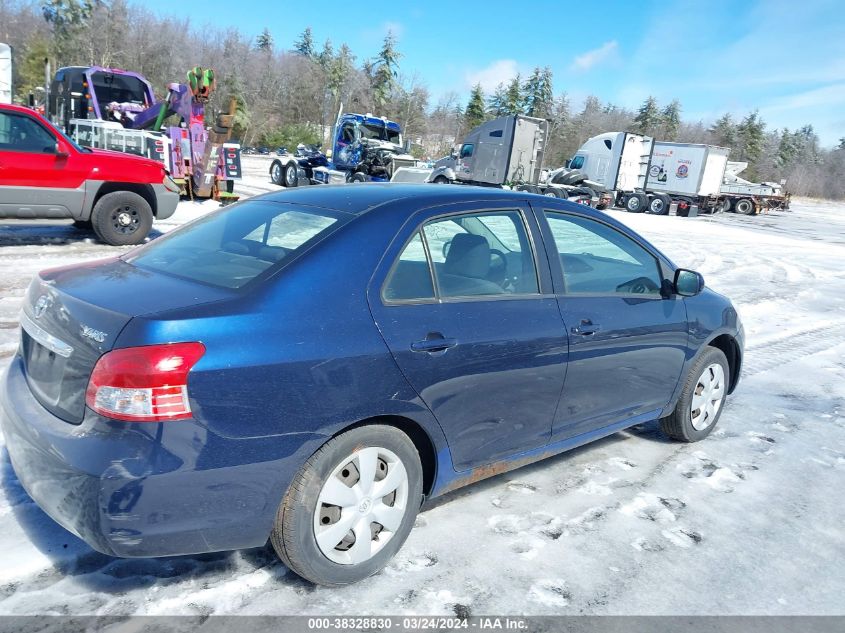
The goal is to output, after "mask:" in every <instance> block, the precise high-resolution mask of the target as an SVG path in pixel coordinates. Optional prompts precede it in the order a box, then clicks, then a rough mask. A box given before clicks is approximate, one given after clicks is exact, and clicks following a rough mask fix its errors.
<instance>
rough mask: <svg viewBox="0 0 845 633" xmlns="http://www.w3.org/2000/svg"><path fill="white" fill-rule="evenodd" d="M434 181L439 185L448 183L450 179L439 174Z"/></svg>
mask: <svg viewBox="0 0 845 633" xmlns="http://www.w3.org/2000/svg"><path fill="white" fill-rule="evenodd" d="M432 182H434V183H435V184H438V185H448V184H449V179H448V178H446V176H438V177H437V178H435V179H434V180H433V181H432Z"/></svg>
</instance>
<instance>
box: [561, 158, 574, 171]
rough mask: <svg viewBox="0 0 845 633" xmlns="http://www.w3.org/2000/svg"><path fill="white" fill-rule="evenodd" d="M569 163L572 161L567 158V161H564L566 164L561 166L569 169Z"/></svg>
mask: <svg viewBox="0 0 845 633" xmlns="http://www.w3.org/2000/svg"><path fill="white" fill-rule="evenodd" d="M571 162H572V159H571V158H567V159H566V163H564V165H563V166H564V167H566V168H567V169H569V163H571Z"/></svg>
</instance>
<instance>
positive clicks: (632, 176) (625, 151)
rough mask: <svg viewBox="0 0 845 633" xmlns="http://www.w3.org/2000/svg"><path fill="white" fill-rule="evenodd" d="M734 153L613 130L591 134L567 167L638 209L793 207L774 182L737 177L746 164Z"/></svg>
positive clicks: (743, 210) (687, 211) (626, 205)
mask: <svg viewBox="0 0 845 633" xmlns="http://www.w3.org/2000/svg"><path fill="white" fill-rule="evenodd" d="M729 154H730V149H729V148H726V147H718V146H715V145H704V144H698V143H675V142H669V141H654V140H653V139H652V138H651V137H648V136H643V135H641V134H633V133H631V132H608V133H605V134H600V135H598V136H594V137H592V138H590V139H588V140H587V141H586V142H585V143H584V144H583V145H582V146H581V148H580V149H579V150H578V151H577V152H576V153H575V156H573V157H572V159H571V160H569V161H567V169H566V170H563V171H565V172H567V173H572V172H579V173H580V174H581V175H583V176H584V177H585V178H589V179H590V180H592V181H595V182H598V183H600V185H601V186H602V187H604V188H605V189H606V190H607V191H609V192H610V193H611V196H612V199H613V202H614V204H615V206H619V207H623V208H625V209H627V210H628V211H631V212H633V213H639V212H643V211H645V212H648V213H654V214H658V215H666V214H668V213H669V211H670V209H671V208H672V205H673V204H674V205H676V207H677V213H678V215H697V214H698V212H704V213H715V212H719V211H729V210H733V211H737V212H739V213H746V214H755V213H759V212H760V211H761V210H763V209H767V208H787V207H788V205H789V196H788V195H786V196H784V195H782V194H781V192H780V190H779V189H775V188H773V187H772V186H771V185H772V183H764V184H762V185H760V184H756V183H750V182H748V181H745V180H742V179H741V178H738V177H737V176H736V174H737V173H739V171H741V170H742V169H744V167H745V164H743V165H742V167H738V165H740V164H738V163H730V161H728V155H729ZM729 165H732V166H733V168H732V169H728V166H729ZM740 181H741V182H740Z"/></svg>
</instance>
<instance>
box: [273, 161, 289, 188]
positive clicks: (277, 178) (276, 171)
mask: <svg viewBox="0 0 845 633" xmlns="http://www.w3.org/2000/svg"><path fill="white" fill-rule="evenodd" d="M283 173H284V169H283V168H282V162H281V161H279V160H274V161H273V164H271V165H270V180H271V181H272V182H273V184H274V185H278V186H279V187H281V186H283V185H284V184H285V180H284V176H283Z"/></svg>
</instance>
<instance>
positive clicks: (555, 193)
mask: <svg viewBox="0 0 845 633" xmlns="http://www.w3.org/2000/svg"><path fill="white" fill-rule="evenodd" d="M543 195H544V196H546V197H547V198H566V197H567V195H566V193H564V192H563V191H561V190H560V189H555V188H554V187H549V188H548V189H545V190H543Z"/></svg>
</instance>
